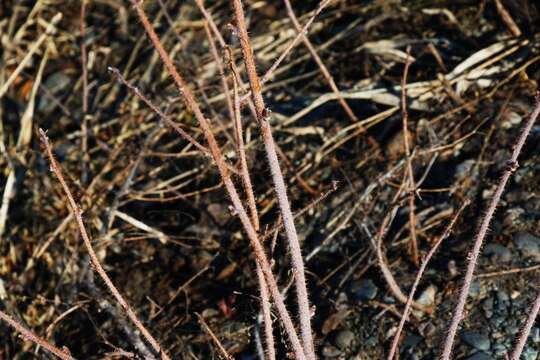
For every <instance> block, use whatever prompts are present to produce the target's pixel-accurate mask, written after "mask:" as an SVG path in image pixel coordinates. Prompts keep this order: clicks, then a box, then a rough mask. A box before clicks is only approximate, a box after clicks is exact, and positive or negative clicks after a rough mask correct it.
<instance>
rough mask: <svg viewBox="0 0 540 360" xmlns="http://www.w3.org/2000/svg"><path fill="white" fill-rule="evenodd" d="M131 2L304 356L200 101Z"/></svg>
mask: <svg viewBox="0 0 540 360" xmlns="http://www.w3.org/2000/svg"><path fill="white" fill-rule="evenodd" d="M132 3H133V4H134V6H135V9H136V11H137V14H138V16H139V19H140V20H141V23H142V24H143V26H144V28H145V30H146V33H147V34H148V36H149V38H150V40H151V41H152V44H153V45H154V48H155V49H156V50H157V52H158V53H159V56H160V57H161V59H162V61H163V63H164V65H165V67H166V68H167V70H168V72H169V74H170V75H171V77H172V78H173V80H174V82H175V83H176V86H177V88H178V91H180V93H181V94H182V95H183V98H184V100H185V103H186V105H187V106H188V107H189V108H190V109H191V111H192V112H193V113H194V115H195V117H196V119H197V121H198V122H199V125H200V127H201V130H202V131H203V134H204V136H205V138H206V140H207V142H208V146H209V148H210V151H211V153H212V156H213V158H214V161H215V162H216V165H217V167H218V170H219V172H220V175H221V178H222V179H223V183H224V185H225V189H226V190H227V192H228V194H229V196H230V198H231V203H232V205H233V208H234V210H235V211H236V213H237V214H238V217H239V218H240V221H241V223H242V226H243V227H244V230H245V231H246V234H247V236H248V239H249V241H250V243H251V246H252V247H253V251H254V253H255V257H256V259H257V262H258V263H259V265H260V266H261V270H262V271H263V273H264V276H265V278H266V281H267V284H268V288H269V290H270V293H271V295H272V298H273V299H274V303H275V305H276V308H277V310H278V313H279V317H280V319H281V321H282V323H283V326H284V328H285V331H286V333H287V335H288V337H289V340H290V342H291V345H292V348H293V351H294V353H295V356H296V358H297V359H298V360H303V359H305V358H306V357H305V355H304V350H303V348H302V344H301V343H300V339H299V338H298V335H297V334H296V330H295V327H294V324H293V322H292V320H291V317H290V315H289V312H288V311H287V308H286V306H285V302H284V299H283V296H282V295H281V293H280V292H279V289H278V286H277V281H276V279H275V277H274V275H273V274H272V270H271V268H270V263H269V261H268V258H267V256H266V254H265V252H264V249H263V247H262V245H261V243H260V242H259V239H258V235H257V232H256V231H255V229H254V227H253V224H252V223H251V220H250V218H249V216H248V214H247V212H246V210H245V208H244V206H243V205H242V201H241V200H240V197H239V196H238V192H237V191H236V187H235V186H234V183H233V182H232V179H231V175H230V172H229V171H228V167H227V165H226V163H225V160H224V158H223V155H222V153H221V150H220V148H219V146H218V144H217V141H216V139H215V137H214V134H213V133H212V129H211V127H210V123H209V121H208V119H206V117H205V116H204V115H203V113H202V111H201V109H200V107H199V104H198V103H197V101H196V100H195V98H194V97H193V94H192V92H191V90H190V89H189V87H188V86H187V84H186V82H185V80H184V79H183V77H182V76H181V75H180V73H179V72H178V70H177V69H176V67H175V66H174V65H173V63H172V60H171V58H170V57H169V54H168V53H167V52H166V51H165V49H164V48H163V44H162V43H161V41H160V40H159V37H158V36H157V34H156V32H155V31H154V28H153V26H152V25H151V24H150V21H149V20H148V17H147V16H146V13H145V12H144V10H143V8H142V6H141V5H142V4H141V2H139V1H136V0H132Z"/></svg>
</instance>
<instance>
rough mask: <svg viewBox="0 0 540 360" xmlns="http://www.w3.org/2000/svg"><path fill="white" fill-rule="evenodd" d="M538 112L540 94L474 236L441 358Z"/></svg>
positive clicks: (448, 350)
mask: <svg viewBox="0 0 540 360" xmlns="http://www.w3.org/2000/svg"><path fill="white" fill-rule="evenodd" d="M538 114H540V94H537V95H536V105H535V108H534V110H533V112H532V113H531V116H530V117H529V119H528V120H527V123H526V124H525V127H524V128H523V130H522V132H521V134H520V136H519V138H518V140H517V143H516V145H515V146H514V151H513V152H512V156H511V157H510V160H509V161H508V163H507V164H506V169H505V171H504V173H503V175H502V177H501V180H500V181H499V184H498V185H497V188H496V189H495V193H494V194H493V197H492V198H491V201H490V203H489V205H488V208H487V211H486V214H485V215H484V218H483V219H482V222H481V225H480V229H479V230H478V232H477V233H476V236H475V238H474V245H473V249H472V251H471V252H470V253H469V254H468V256H467V259H468V263H467V271H466V273H465V278H464V279H463V286H462V287H461V290H460V293H459V299H458V302H457V305H456V308H455V310H454V314H453V316H452V321H451V323H450V327H449V328H448V335H447V336H446V339H445V341H444V345H443V350H442V353H441V360H449V359H450V355H451V354H452V348H453V345H454V338H455V337H456V333H457V329H458V326H459V323H460V322H461V319H462V318H463V310H464V309H465V303H466V301H467V296H468V295H469V289H470V287H471V282H472V279H473V276H474V270H475V268H476V262H477V260H478V256H479V255H480V249H481V248H482V243H483V241H484V238H485V237H486V234H487V231H488V228H489V224H490V223H491V218H492V217H493V214H494V213H495V210H496V208H497V204H498V203H499V201H500V200H501V196H502V194H503V191H504V188H505V187H506V183H507V182H508V179H510V176H511V175H512V173H514V171H516V169H517V167H518V157H519V154H520V152H521V149H522V148H523V145H524V144H525V141H526V140H527V136H528V135H529V133H530V132H531V129H532V127H533V125H534V122H535V121H536V118H537V117H538Z"/></svg>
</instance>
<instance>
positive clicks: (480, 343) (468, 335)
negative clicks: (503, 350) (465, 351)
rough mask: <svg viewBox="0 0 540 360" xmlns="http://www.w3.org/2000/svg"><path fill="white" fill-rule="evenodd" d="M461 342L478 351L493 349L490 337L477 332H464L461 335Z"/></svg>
mask: <svg viewBox="0 0 540 360" xmlns="http://www.w3.org/2000/svg"><path fill="white" fill-rule="evenodd" d="M461 340H463V342H465V343H466V344H467V345H469V346H471V347H473V348H475V349H477V350H489V348H490V347H491V341H490V340H489V336H488V335H487V334H485V333H481V332H476V331H469V330H467V331H464V332H463V333H462V334H461Z"/></svg>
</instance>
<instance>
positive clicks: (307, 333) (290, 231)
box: [232, 0, 315, 360]
mask: <svg viewBox="0 0 540 360" xmlns="http://www.w3.org/2000/svg"><path fill="white" fill-rule="evenodd" d="M232 6H233V10H234V15H235V18H236V26H237V31H238V35H239V38H240V44H241V47H242V54H243V58H244V64H245V66H246V70H247V73H248V78H249V85H250V88H251V94H252V99H253V103H254V104H255V112H256V114H257V121H258V122H259V126H260V128H261V133H262V137H263V142H264V147H265V150H266V156H267V158H268V164H269V165H270V172H271V174H272V180H273V182H274V189H275V191H276V195H277V198H278V203H279V207H280V209H281V215H282V217H283V224H284V225H285V233H286V235H287V239H288V242H289V248H290V251H291V258H292V267H293V269H294V275H295V287H296V295H297V303H298V313H299V318H300V330H301V334H302V343H303V345H304V351H305V354H306V356H307V358H308V360H314V359H315V349H314V345H313V335H312V331H311V311H310V307H309V300H308V293H307V287H306V278H305V274H304V260H303V259H302V251H301V249H300V242H299V241H298V235H297V233H296V227H295V225H294V217H293V214H292V211H291V206H290V203H289V199H288V196H287V188H286V186H285V181H284V180H283V174H282V172H281V168H280V166H279V160H278V157H277V153H276V146H275V143H274V138H273V136H272V130H271V128H270V123H269V121H268V120H269V114H268V111H267V109H266V106H265V104H264V100H263V97H262V94H261V85H260V80H259V76H258V75H257V70H256V68H255V60H254V59H253V49H252V48H251V45H250V43H249V37H248V33H247V27H246V21H245V18H244V9H243V7H242V2H241V0H233V1H232Z"/></svg>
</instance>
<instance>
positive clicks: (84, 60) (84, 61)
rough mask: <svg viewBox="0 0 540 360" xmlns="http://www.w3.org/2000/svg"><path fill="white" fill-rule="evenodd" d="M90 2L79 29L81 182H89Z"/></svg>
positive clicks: (81, 14)
mask: <svg viewBox="0 0 540 360" xmlns="http://www.w3.org/2000/svg"><path fill="white" fill-rule="evenodd" d="M87 4H88V0H83V1H82V3H81V13H80V19H79V21H80V23H79V29H80V32H81V67H82V122H81V145H82V146H81V152H82V159H81V182H82V183H83V184H86V181H87V180H88V160H89V156H88V118H87V114H88V56H87V52H86V6H87Z"/></svg>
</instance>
